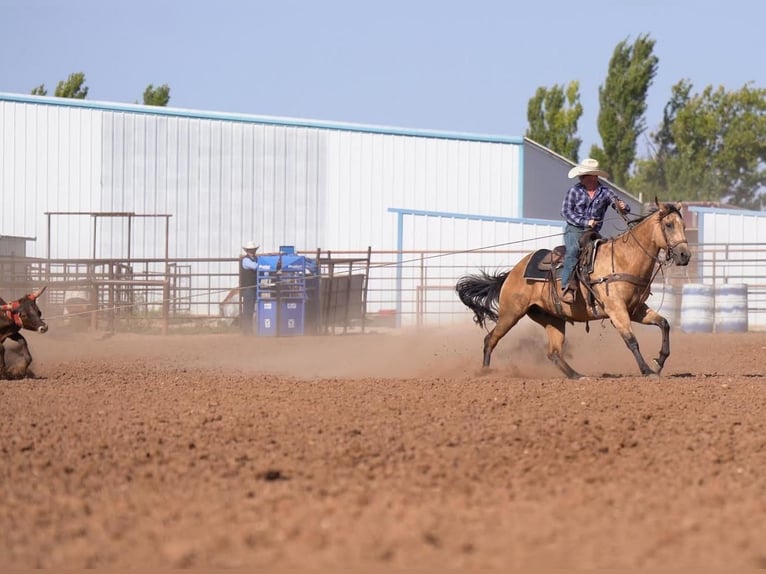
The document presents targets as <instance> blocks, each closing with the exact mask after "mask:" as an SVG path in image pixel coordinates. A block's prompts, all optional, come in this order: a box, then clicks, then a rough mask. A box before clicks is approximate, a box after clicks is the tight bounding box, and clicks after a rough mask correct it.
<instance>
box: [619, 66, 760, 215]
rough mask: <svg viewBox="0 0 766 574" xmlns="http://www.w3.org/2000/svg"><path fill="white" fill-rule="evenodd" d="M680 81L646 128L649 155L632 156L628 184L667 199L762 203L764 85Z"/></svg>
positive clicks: (757, 206) (741, 204)
mask: <svg viewBox="0 0 766 574" xmlns="http://www.w3.org/2000/svg"><path fill="white" fill-rule="evenodd" d="M690 93H691V84H690V83H688V82H687V81H681V82H679V83H678V84H676V85H675V86H674V87H673V95H672V97H671V100H670V102H669V103H668V105H667V106H666V107H665V110H666V113H665V116H664V117H663V124H662V125H661V126H660V129H659V130H658V132H657V133H655V134H652V139H653V143H654V145H655V148H656V153H655V155H654V157H652V158H649V159H646V160H643V161H640V162H638V165H637V169H636V175H635V177H634V180H633V182H632V184H633V187H634V188H635V189H637V190H639V191H642V192H649V193H651V192H654V193H658V195H659V194H665V195H667V196H668V197H669V198H670V199H673V200H686V201H720V202H724V203H730V204H732V205H736V206H739V207H745V208H749V209H762V208H763V197H764V186H766V89H758V88H755V87H753V85H752V84H746V85H745V86H744V87H743V88H741V89H740V90H736V91H731V92H729V91H726V90H724V88H723V87H718V88H716V89H714V88H713V87H712V86H708V87H707V88H705V89H704V90H703V91H702V93H700V94H694V95H690Z"/></svg>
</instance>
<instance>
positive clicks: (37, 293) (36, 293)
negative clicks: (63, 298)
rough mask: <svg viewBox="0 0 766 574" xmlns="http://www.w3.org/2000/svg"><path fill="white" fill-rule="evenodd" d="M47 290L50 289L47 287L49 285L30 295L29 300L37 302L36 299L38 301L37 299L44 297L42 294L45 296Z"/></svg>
mask: <svg viewBox="0 0 766 574" xmlns="http://www.w3.org/2000/svg"><path fill="white" fill-rule="evenodd" d="M47 288H48V286H47V285H43V286H42V288H41V289H39V290H38V291H35V292H34V293H32V294H30V295H29V298H30V299H32V301H34V300H35V299H37V298H38V297H39V296H40V295H42V294H43V292H44V291H45V290H46V289H47Z"/></svg>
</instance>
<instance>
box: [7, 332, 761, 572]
mask: <svg viewBox="0 0 766 574" xmlns="http://www.w3.org/2000/svg"><path fill="white" fill-rule="evenodd" d="M638 336H639V340H640V342H641V344H642V350H643V351H644V352H645V354H646V355H647V356H648V357H649V358H653V357H654V356H656V353H657V350H658V348H659V333H658V331H656V330H643V331H641V330H639V331H638ZM482 337H483V332H482V331H481V329H479V328H478V327H475V326H466V327H465V328H462V327H461V328H450V329H445V330H428V331H420V332H418V331H410V330H403V331H390V332H377V333H376V332H370V333H366V334H354V335H337V336H331V337H296V338H278V339H266V338H243V337H241V336H239V335H237V334H220V335H173V336H168V337H162V336H140V335H127V334H123V335H115V336H112V337H104V336H103V335H102V334H98V333H80V334H77V333H68V332H67V331H66V330H65V329H56V328H55V326H51V330H50V331H49V332H48V333H47V334H45V335H38V334H34V333H32V334H29V335H28V336H27V339H28V341H29V343H30V347H31V351H32V354H33V356H34V359H35V360H34V363H33V368H34V369H35V372H36V374H37V375H38V377H39V378H38V379H34V380H31V379H25V380H20V381H0V461H1V463H2V464H1V465H0V566H2V567H3V568H10V567H22V568H28V567H55V568H64V567H66V568H83V567H125V568H146V567H149V566H158V567H244V566H249V567H252V566H256V567H257V566H261V567H312V568H315V567H316V568H338V567H346V568H355V569H360V568H371V567H372V568H374V567H437V568H452V567H455V568H458V567H460V568H485V567H498V568H504V567H533V566H534V567H570V568H571V567H577V568H592V567H660V566H664V567H673V568H676V567H707V568H727V569H729V568H737V567H766V470H765V469H766V417H765V416H764V413H766V378H765V376H764V371H765V370H766V369H764V359H763V357H764V352H766V333H748V334H726V335H723V334H722V335H712V334H695V335H690V334H684V333H680V332H674V333H673V335H672V339H671V351H672V354H671V356H670V359H669V360H668V362H667V364H666V368H665V371H664V373H663V376H662V377H661V378H659V379H646V378H642V377H639V376H638V368H637V367H636V365H635V362H634V361H633V358H632V356H631V355H630V353H629V351H628V350H627V348H626V347H625V345H624V344H623V342H622V340H621V339H620V338H619V336H618V335H617V334H616V332H615V331H614V330H613V329H612V328H611V327H609V326H604V325H602V324H600V323H595V324H591V332H590V333H588V334H586V333H585V331H584V328H583V326H582V325H578V326H575V327H574V328H570V329H569V339H568V347H567V352H568V356H569V358H570V360H571V362H572V365H573V366H574V368H575V369H577V370H579V371H581V372H583V373H586V374H588V375H590V376H591V377H590V378H589V379H587V380H583V381H577V382H572V381H567V380H565V379H563V378H562V376H561V375H560V373H559V371H558V370H557V369H556V368H555V367H554V366H553V365H551V364H550V363H549V362H548V361H547V359H546V358H545V356H544V334H543V332H542V330H541V329H539V328H536V327H534V326H532V325H530V324H520V325H519V326H518V327H517V328H516V329H515V330H513V331H512V332H511V333H510V334H509V335H508V336H507V337H506V338H505V339H504V340H502V341H501V342H500V345H499V346H498V348H497V350H496V352H495V355H494V358H493V368H492V369H491V370H490V371H489V372H481V370H480V369H479V365H480V362H481V344H482Z"/></svg>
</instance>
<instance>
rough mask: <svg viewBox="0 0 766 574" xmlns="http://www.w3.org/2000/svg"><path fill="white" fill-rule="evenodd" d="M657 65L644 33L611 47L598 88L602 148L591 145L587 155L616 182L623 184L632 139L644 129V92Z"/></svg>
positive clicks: (631, 155) (633, 152)
mask: <svg viewBox="0 0 766 574" xmlns="http://www.w3.org/2000/svg"><path fill="white" fill-rule="evenodd" d="M657 64H658V59H657V57H656V56H655V55H654V40H652V39H651V38H649V36H648V35H641V36H639V37H638V38H637V39H636V41H635V42H633V44H632V45H629V44H628V41H627V39H626V40H623V41H622V42H620V43H619V44H617V46H616V47H615V49H614V52H613V54H612V58H611V60H610V61H609V72H608V74H607V77H606V81H605V83H604V85H603V86H599V89H598V97H599V104H600V108H599V114H598V131H599V134H600V135H601V141H602V143H603V146H604V147H603V149H602V148H600V147H598V146H596V145H594V146H593V147H592V148H591V152H590V155H591V157H593V158H595V159H597V160H598V161H599V163H600V164H601V165H603V166H604V168H605V169H606V170H607V171H608V172H609V173H610V175H611V179H612V181H614V182H615V183H616V184H617V185H625V184H626V183H627V181H628V177H629V173H630V168H631V165H632V164H633V162H634V161H635V159H636V142H637V141H638V137H639V136H640V135H641V133H643V132H644V130H645V129H646V120H645V117H644V116H645V114H646V95H647V92H648V91H649V87H650V86H651V84H652V81H653V80H654V76H655V75H656V74H657Z"/></svg>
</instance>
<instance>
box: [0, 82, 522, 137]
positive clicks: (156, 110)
mask: <svg viewBox="0 0 766 574" xmlns="http://www.w3.org/2000/svg"><path fill="white" fill-rule="evenodd" d="M0 101H7V102H16V103H24V104H36V105H46V106H62V107H70V108H82V109H89V110H101V111H107V112H125V113H133V114H147V115H155V116H166V117H177V118H187V119H198V120H220V121H227V122H240V123H249V124H263V125H272V126H284V127H300V128H314V129H327V130H337V131H348V132H360V133H370V134H384V135H398V136H408V137H421V138H432V139H448V140H461V141H474V142H485V143H499V144H512V145H521V146H523V144H524V138H521V137H511V136H502V135H491V134H473V133H462V132H447V131H444V132H442V131H438V130H420V129H408V128H399V127H393V126H375V125H366V124H354V123H344V122H332V121H321V120H308V119H301V118H282V117H275V116H257V115H250V114H232V113H221V112H211V111H201V110H186V109H181V108H165V107H160V106H144V105H139V104H121V103H115V102H99V101H93V100H77V99H72V98H54V97H50V96H31V95H24V94H9V93H3V92H0Z"/></svg>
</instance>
